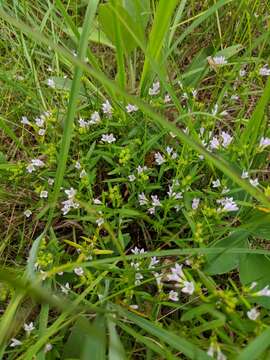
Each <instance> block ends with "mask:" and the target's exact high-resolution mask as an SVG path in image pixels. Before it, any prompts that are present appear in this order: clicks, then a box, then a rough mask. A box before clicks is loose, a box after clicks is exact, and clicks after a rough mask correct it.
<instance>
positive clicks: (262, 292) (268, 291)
mask: <svg viewBox="0 0 270 360" xmlns="http://www.w3.org/2000/svg"><path fill="white" fill-rule="evenodd" d="M256 295H257V296H267V297H270V289H269V285H266V286H265V287H264V288H263V289H262V290H260V291H258V292H257V293H256Z"/></svg>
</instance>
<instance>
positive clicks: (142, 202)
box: [139, 192, 149, 206]
mask: <svg viewBox="0 0 270 360" xmlns="http://www.w3.org/2000/svg"><path fill="white" fill-rule="evenodd" d="M148 201H149V200H148V199H147V198H146V196H145V194H144V193H143V192H142V193H141V194H139V204H140V205H141V206H142V205H146V204H147V203H148Z"/></svg>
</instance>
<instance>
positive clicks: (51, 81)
mask: <svg viewBox="0 0 270 360" xmlns="http://www.w3.org/2000/svg"><path fill="white" fill-rule="evenodd" d="M47 85H48V86H49V87H51V88H55V82H54V80H53V79H48V80H47Z"/></svg>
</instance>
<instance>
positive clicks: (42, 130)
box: [38, 129, 46, 136]
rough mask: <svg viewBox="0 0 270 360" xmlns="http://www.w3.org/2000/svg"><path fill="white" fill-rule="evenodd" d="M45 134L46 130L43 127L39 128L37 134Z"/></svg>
mask: <svg viewBox="0 0 270 360" xmlns="http://www.w3.org/2000/svg"><path fill="white" fill-rule="evenodd" d="M45 134H46V130H45V129H39V130H38V135H40V136H44V135H45Z"/></svg>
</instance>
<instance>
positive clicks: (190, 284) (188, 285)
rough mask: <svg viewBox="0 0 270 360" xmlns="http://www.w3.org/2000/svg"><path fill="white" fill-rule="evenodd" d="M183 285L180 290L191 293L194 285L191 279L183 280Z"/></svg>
mask: <svg viewBox="0 0 270 360" xmlns="http://www.w3.org/2000/svg"><path fill="white" fill-rule="evenodd" d="M183 285H184V287H183V288H182V289H181V291H182V292H183V293H185V294H189V295H192V294H193V293H194V290H195V286H194V284H193V282H192V281H184V283H183Z"/></svg>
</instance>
